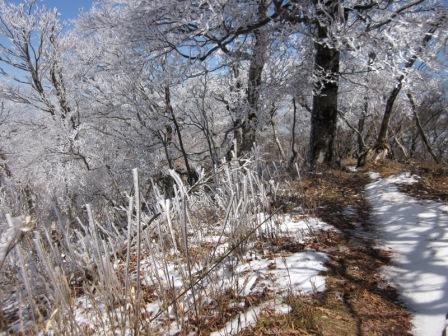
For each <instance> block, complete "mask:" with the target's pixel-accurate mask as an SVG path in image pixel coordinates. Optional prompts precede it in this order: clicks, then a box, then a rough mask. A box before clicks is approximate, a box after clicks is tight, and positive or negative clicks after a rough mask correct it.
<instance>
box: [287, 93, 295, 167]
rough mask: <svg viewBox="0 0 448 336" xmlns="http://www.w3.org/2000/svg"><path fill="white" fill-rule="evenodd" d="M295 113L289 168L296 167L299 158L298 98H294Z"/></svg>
mask: <svg viewBox="0 0 448 336" xmlns="http://www.w3.org/2000/svg"><path fill="white" fill-rule="evenodd" d="M292 107H293V115H292V129H291V157H290V159H289V163H288V168H289V169H290V170H292V169H294V163H295V162H296V159H297V150H296V124H297V104H296V99H295V98H293V99H292Z"/></svg>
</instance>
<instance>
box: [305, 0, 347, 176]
mask: <svg viewBox="0 0 448 336" xmlns="http://www.w3.org/2000/svg"><path fill="white" fill-rule="evenodd" d="M337 5H338V1H329V2H328V3H327V4H326V5H325V7H326V8H325V10H326V13H327V14H330V15H331V16H332V18H334V17H336V15H337V13H338V6H337ZM329 38H330V36H329V32H328V26H327V25H325V24H324V23H323V22H322V23H319V25H318V28H317V42H315V43H314V45H315V48H316V54H315V59H314V74H315V75H316V76H317V77H318V78H319V79H318V81H317V82H316V83H315V87H314V93H313V107H312V111H311V134H310V142H309V154H308V155H309V157H308V161H309V165H310V168H311V169H314V168H315V166H316V164H322V163H324V164H332V162H333V147H334V138H335V133H336V124H337V113H338V80H339V58H340V53H339V50H337V49H336V48H334V47H332V46H331V45H329V44H327V42H326V40H327V39H329Z"/></svg>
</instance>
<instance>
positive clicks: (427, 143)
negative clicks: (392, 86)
mask: <svg viewBox="0 0 448 336" xmlns="http://www.w3.org/2000/svg"><path fill="white" fill-rule="evenodd" d="M407 96H408V99H409V102H410V103H411V109H412V113H413V114H414V118H415V124H416V125H417V130H418V133H419V134H420V137H421V138H422V140H423V143H424V144H425V146H426V149H427V150H428V152H429V154H430V155H431V157H432V158H433V160H434V161H435V162H436V163H440V161H439V158H438V157H437V156H436V155H435V154H434V151H433V150H432V147H431V144H430V143H429V141H428V138H427V137H426V134H425V131H424V130H423V126H422V123H421V122H420V117H419V116H418V112H417V108H416V106H415V101H414V98H413V97H412V95H411V93H410V92H408V93H407Z"/></svg>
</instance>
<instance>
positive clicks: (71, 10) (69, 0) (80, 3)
mask: <svg viewBox="0 0 448 336" xmlns="http://www.w3.org/2000/svg"><path fill="white" fill-rule="evenodd" d="M92 1H93V0H38V3H43V4H44V5H45V6H47V7H49V8H54V7H56V8H57V9H58V11H59V13H61V19H62V20H69V19H75V18H76V17H77V16H78V14H79V11H80V10H81V9H84V10H87V9H89V8H90V6H91V5H92ZM6 2H12V3H20V2H22V1H21V0H6Z"/></svg>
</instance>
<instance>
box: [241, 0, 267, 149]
mask: <svg viewBox="0 0 448 336" xmlns="http://www.w3.org/2000/svg"><path fill="white" fill-rule="evenodd" d="M266 11H267V7H266V1H265V0H262V1H260V2H259V5H258V15H259V17H260V19H261V18H264V17H266ZM254 37H255V46H254V50H253V55H252V58H251V60H250V65H249V74H248V77H249V79H248V83H247V103H248V111H247V115H246V119H245V120H244V122H243V123H242V143H241V149H240V153H241V154H243V153H247V152H250V151H251V150H252V147H253V146H254V144H255V140H256V132H257V124H258V114H259V109H260V106H259V101H260V89H261V75H262V73H263V68H264V65H265V63H266V57H267V49H268V38H267V34H266V32H265V31H263V30H261V29H256V30H255V31H254Z"/></svg>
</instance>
